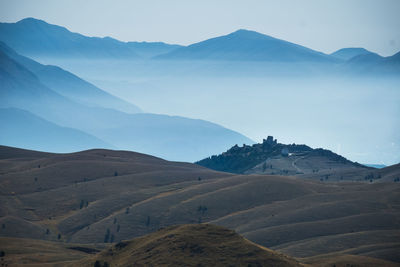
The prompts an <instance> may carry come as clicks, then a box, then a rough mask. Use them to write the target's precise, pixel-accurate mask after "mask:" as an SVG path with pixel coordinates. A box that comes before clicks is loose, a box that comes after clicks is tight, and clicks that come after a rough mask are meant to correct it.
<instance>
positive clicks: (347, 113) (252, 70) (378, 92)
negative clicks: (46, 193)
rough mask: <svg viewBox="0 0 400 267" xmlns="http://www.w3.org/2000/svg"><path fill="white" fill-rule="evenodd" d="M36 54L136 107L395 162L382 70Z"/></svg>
mask: <svg viewBox="0 0 400 267" xmlns="http://www.w3.org/2000/svg"><path fill="white" fill-rule="evenodd" d="M36 59H37V60H38V61H40V62H43V63H46V64H55V65H59V66H62V67H63V68H64V69H67V70H69V71H72V72H74V73H76V74H78V75H79V76H80V77H83V78H84V79H86V80H88V81H90V82H91V83H93V84H95V85H96V86H98V87H100V88H102V89H103V90H106V91H107V92H109V93H111V94H113V95H116V96H118V97H120V98H122V99H124V100H126V101H128V102H131V103H135V104H136V105H138V106H139V107H140V108H141V109H142V110H143V111H144V112H151V113H157V114H168V115H178V116H185V117H189V118H198V119H204V120H207V121H211V122H214V123H217V124H220V125H222V126H224V127H227V128H229V129H233V130H235V131H238V132H240V133H242V134H244V135H245V136H247V137H249V138H250V139H252V140H253V141H255V142H260V141H262V139H263V138H266V136H267V135H273V136H275V137H277V138H278V140H279V141H280V142H282V143H298V144H308V145H310V146H312V147H315V148H317V147H323V148H326V149H330V150H332V151H334V152H336V153H338V154H341V155H343V156H345V157H347V158H348V159H350V160H353V161H357V162H360V163H377V164H384V165H391V164H395V163H397V162H399V161H400V153H399V152H400V143H399V140H400V120H399V118H400V106H399V104H398V103H400V91H399V90H398V88H399V86H400V79H399V78H398V76H397V75H395V74H392V73H390V72H389V73H384V72H376V71H375V72H371V73H368V69H367V70H366V69H365V68H363V67H359V66H357V65H355V66H351V65H349V64H346V63H343V62H336V63H334V64H331V63H330V64H326V63H310V62H303V63H302V62H299V63H282V62H249V61H208V60H207V61H206V60H199V61H171V60H154V59H148V60H136V61H134V60H129V61H128V60H66V59H60V58H36ZM232 145H233V144H232ZM239 145H241V144H239Z"/></svg>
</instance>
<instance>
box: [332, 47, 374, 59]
mask: <svg viewBox="0 0 400 267" xmlns="http://www.w3.org/2000/svg"><path fill="white" fill-rule="evenodd" d="M368 54H375V55H378V54H376V53H373V52H371V51H368V50H367V49H365V48H362V47H349V48H342V49H339V50H337V51H335V52H333V53H332V54H330V55H331V56H333V57H336V58H338V59H342V60H349V59H351V58H353V57H355V56H359V55H368Z"/></svg>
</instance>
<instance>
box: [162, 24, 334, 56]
mask: <svg viewBox="0 0 400 267" xmlns="http://www.w3.org/2000/svg"><path fill="white" fill-rule="evenodd" d="M155 58H157V59H169V60H227V61H231V60H233V61H273V62H302V61H312V62H333V61H335V58H333V57H330V56H328V55H326V54H323V53H321V52H317V51H314V50H311V49H309V48H306V47H303V46H300V45H297V44H293V43H290V42H287V41H283V40H279V39H276V38H273V37H271V36H268V35H264V34H261V33H258V32H255V31H249V30H238V31H235V32H233V33H231V34H228V35H225V36H220V37H216V38H212V39H208V40H205V41H202V42H199V43H195V44H192V45H189V46H187V47H181V48H178V49H176V50H173V51H171V52H169V53H167V54H164V55H159V56H156V57H155Z"/></svg>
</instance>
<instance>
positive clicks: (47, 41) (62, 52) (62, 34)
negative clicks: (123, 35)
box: [0, 18, 179, 60]
mask: <svg viewBox="0 0 400 267" xmlns="http://www.w3.org/2000/svg"><path fill="white" fill-rule="evenodd" d="M0 41H3V42H5V43H6V44H7V45H9V46H11V47H12V48H14V49H15V50H16V51H17V52H18V53H20V54H23V55H25V56H29V57H34V58H40V57H60V58H66V59H67V58H68V59H71V58H85V59H109V58H114V59H115V58H119V59H130V60H131V59H135V60H137V59H140V58H142V56H143V57H149V56H155V55H157V54H158V53H165V52H169V51H172V50H174V49H175V48H177V47H179V46H176V45H169V44H165V43H140V42H129V43H125V42H121V41H118V40H116V39H113V38H111V37H104V38H99V37H87V36H84V35H82V34H78V33H73V32H70V31H69V30H68V29H66V28H64V27H60V26H57V25H52V24H49V23H47V22H45V21H43V20H39V19H35V18H26V19H23V20H20V21H18V22H16V23H0Z"/></svg>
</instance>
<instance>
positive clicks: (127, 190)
mask: <svg viewBox="0 0 400 267" xmlns="http://www.w3.org/2000/svg"><path fill="white" fill-rule="evenodd" d="M0 158H1V160H0V170H1V171H0V200H1V201H0V203H1V206H0V225H3V226H2V228H1V229H0V236H2V237H4V238H27V239H38V240H47V241H58V242H69V243H73V244H89V245H90V244H92V243H110V242H111V243H113V242H119V241H121V240H127V239H131V238H135V237H139V236H143V235H146V234H149V233H152V232H154V231H157V230H158V229H160V228H162V227H168V226H171V225H176V224H188V223H189V224H193V223H202V222H209V223H212V224H216V225H220V226H224V227H228V228H229V229H232V230H235V231H236V232H238V233H239V234H241V235H243V236H244V237H245V238H247V239H249V240H251V241H252V242H255V243H257V244H259V245H262V246H266V247H268V248H271V249H274V250H277V251H278V252H284V253H285V254H287V255H290V256H294V257H296V258H297V259H299V260H300V261H302V260H304V261H307V262H318V260H317V258H318V257H322V256H324V257H327V258H330V259H333V258H335V257H348V256H352V257H353V256H354V257H355V258H357V259H359V258H358V257H362V258H363V259H364V260H365V259H366V258H365V257H372V258H374V259H376V260H377V261H379V260H386V261H389V262H397V263H398V262H400V259H399V258H398V253H397V252H398V249H399V246H400V244H399V242H398V240H399V238H398V237H399V226H400V213H399V210H400V203H399V200H398V195H399V193H400V183H360V182H350V183H348V182H342V183H325V182H324V183H322V182H319V181H312V180H308V179H297V178H294V177H287V176H272V175H235V174H231V173H224V172H216V171H212V170H210V169H206V168H204V167H201V166H199V165H195V164H190V163H179V162H169V161H165V160H162V159H159V158H155V157H152V156H148V155H144V154H139V153H134V152H128V151H112V150H89V151H82V152H78V153H72V154H51V153H41V152H34V151H27V150H21V149H16V148H10V147H1V148H0ZM389 168H392V170H390V172H391V173H396V172H397V173H398V169H399V166H392V167H389ZM49 199H51V200H52V201H48V200H49ZM320 244H323V245H320ZM332 255H335V256H332ZM353 260H354V258H353Z"/></svg>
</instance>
